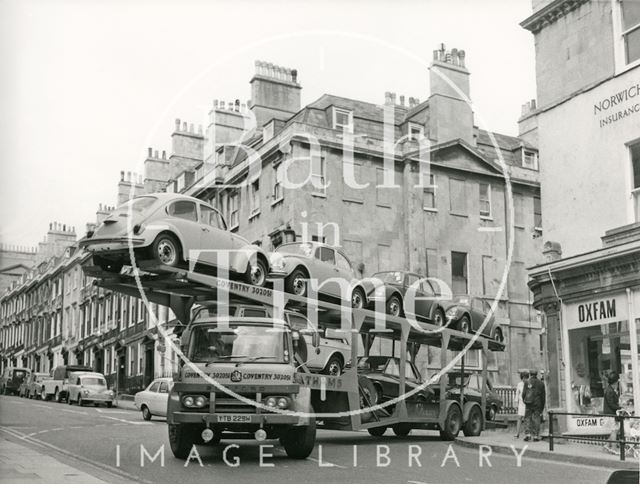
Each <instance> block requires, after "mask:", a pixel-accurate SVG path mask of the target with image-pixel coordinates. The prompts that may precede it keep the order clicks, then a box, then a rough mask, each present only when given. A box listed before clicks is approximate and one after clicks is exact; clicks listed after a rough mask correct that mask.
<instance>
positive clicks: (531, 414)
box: [522, 370, 545, 442]
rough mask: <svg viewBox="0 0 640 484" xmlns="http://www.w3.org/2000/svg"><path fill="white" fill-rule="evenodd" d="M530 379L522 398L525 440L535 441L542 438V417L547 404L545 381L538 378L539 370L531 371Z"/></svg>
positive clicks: (525, 385) (526, 383)
mask: <svg viewBox="0 0 640 484" xmlns="http://www.w3.org/2000/svg"><path fill="white" fill-rule="evenodd" d="M529 375H530V376H529V380H527V381H526V382H525V384H524V390H523V392H522V400H523V401H524V404H525V412H524V425H525V427H524V432H525V436H524V440H527V441H528V440H531V437H532V436H533V440H534V442H537V441H539V440H540V418H541V416H542V411H543V410H544V405H545V389H544V383H542V382H541V381H540V380H538V370H531V371H530V372H529Z"/></svg>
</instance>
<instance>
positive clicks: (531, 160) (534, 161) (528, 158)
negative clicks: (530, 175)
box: [522, 148, 538, 170]
mask: <svg viewBox="0 0 640 484" xmlns="http://www.w3.org/2000/svg"><path fill="white" fill-rule="evenodd" d="M522 166H523V168H529V169H530V170H537V169H538V153H536V152H535V151H532V150H527V149H524V148H523V149H522Z"/></svg>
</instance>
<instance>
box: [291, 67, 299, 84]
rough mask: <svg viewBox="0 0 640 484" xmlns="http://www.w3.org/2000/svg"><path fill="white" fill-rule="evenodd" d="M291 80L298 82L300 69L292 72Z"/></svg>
mask: <svg viewBox="0 0 640 484" xmlns="http://www.w3.org/2000/svg"><path fill="white" fill-rule="evenodd" d="M291 80H292V81H293V82H298V69H292V70H291Z"/></svg>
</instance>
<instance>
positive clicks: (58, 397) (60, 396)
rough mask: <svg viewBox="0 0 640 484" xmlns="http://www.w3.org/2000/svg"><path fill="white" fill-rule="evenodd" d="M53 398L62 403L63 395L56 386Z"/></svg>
mask: <svg viewBox="0 0 640 484" xmlns="http://www.w3.org/2000/svg"><path fill="white" fill-rule="evenodd" d="M53 399H54V400H55V401H56V402H57V403H62V395H61V394H60V391H58V389H57V388H56V391H55V393H54V394H53Z"/></svg>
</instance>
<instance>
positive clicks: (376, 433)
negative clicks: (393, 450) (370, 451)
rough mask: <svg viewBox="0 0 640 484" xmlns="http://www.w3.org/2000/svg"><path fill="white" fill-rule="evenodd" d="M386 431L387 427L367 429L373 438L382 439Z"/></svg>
mask: <svg viewBox="0 0 640 484" xmlns="http://www.w3.org/2000/svg"><path fill="white" fill-rule="evenodd" d="M386 431H387V427H371V428H370V429H367V432H369V435H371V436H373V437H382V436H383V435H384V433H385V432H386Z"/></svg>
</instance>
